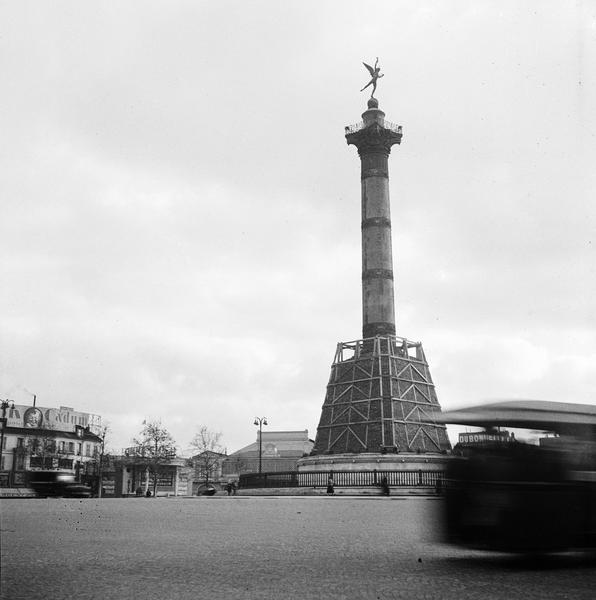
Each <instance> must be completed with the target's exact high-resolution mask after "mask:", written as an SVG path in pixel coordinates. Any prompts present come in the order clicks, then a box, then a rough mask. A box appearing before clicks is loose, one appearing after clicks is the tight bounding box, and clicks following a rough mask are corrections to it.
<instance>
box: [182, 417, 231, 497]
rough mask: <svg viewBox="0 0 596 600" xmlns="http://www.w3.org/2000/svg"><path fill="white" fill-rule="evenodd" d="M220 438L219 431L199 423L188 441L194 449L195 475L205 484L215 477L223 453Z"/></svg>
mask: <svg viewBox="0 0 596 600" xmlns="http://www.w3.org/2000/svg"><path fill="white" fill-rule="evenodd" d="M221 438H222V434H221V432H215V431H211V430H210V429H209V428H208V427H207V426H205V425H201V426H200V427H199V431H198V432H197V433H196V434H195V436H194V437H193V439H192V441H191V442H190V445H191V446H192V448H193V449H194V450H195V451H196V455H195V456H194V457H193V463H194V467H195V473H196V476H197V478H198V480H199V481H203V482H204V483H205V485H207V484H208V483H209V481H213V480H214V479H215V477H216V475H217V473H218V471H219V469H220V465H221V460H222V458H223V456H224V455H225V454H224V453H225V450H224V448H223V446H222V445H221V444H220V440H221Z"/></svg>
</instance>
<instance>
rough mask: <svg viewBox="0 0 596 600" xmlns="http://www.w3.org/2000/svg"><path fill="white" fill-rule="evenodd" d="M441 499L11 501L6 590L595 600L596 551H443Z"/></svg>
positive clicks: (147, 596) (5, 507)
mask: <svg viewBox="0 0 596 600" xmlns="http://www.w3.org/2000/svg"><path fill="white" fill-rule="evenodd" d="M440 502H441V501H440V500H439V499H436V498H433V499H425V498H348V497H343V498H336V497H329V498H327V497H311V498H304V497H302V498H292V497H289V498H288V497H283V498H279V497H260V498H252V497H239V496H236V497H231V498H228V497H213V498H206V497H203V498H188V499H181V498H127V499H103V500H96V499H90V500H72V499H46V500H42V499H34V500H18V499H15V500H2V501H0V510H1V519H2V520H1V529H2V532H1V533H2V564H1V566H2V574H1V583H2V598H3V599H6V600H19V599H27V600H36V599H38V598H40V599H41V598H49V599H52V600H66V599H69V598H77V599H80V600H86V599H96V598H97V599H99V598H102V599H105V598H116V599H128V598H132V599H139V600H141V599H142V600H153V599H172V600H185V599H187V598H188V599H190V598H192V599H193V600H197V599H198V600H201V599H203V598H209V599H211V598H215V599H219V598H222V599H223V598H226V599H234V600H235V599H237V598H264V599H265V598H266V599H276V600H278V599H284V598H297V599H315V598H316V599H319V598H321V599H340V598H341V599H371V600H381V599H383V600H385V599H390V598H404V599H406V598H407V599H408V600H416V599H418V598H420V599H425V598H432V599H441V600H442V599H449V598H454V599H455V598H457V599H458V600H462V599H468V598H479V599H482V600H487V599H490V598H508V599H513V598H523V599H524V600H531V599H540V600H543V599H545V598H549V599H553V598H554V599H557V598H573V599H575V600H578V599H584V598H585V599H588V598H590V599H591V598H594V597H596V596H595V595H594V593H595V592H594V590H595V589H596V560H595V559H594V557H593V556H585V555H564V556H559V557H549V558H546V559H545V558H543V559H540V560H538V559H534V560H531V559H520V558H514V557H509V556H506V555H498V554H484V553H480V552H472V551H467V550H461V549H457V548H452V547H449V546H444V545H442V544H440V543H439V541H438V539H437V532H438V526H439V520H438V509H439V507H440Z"/></svg>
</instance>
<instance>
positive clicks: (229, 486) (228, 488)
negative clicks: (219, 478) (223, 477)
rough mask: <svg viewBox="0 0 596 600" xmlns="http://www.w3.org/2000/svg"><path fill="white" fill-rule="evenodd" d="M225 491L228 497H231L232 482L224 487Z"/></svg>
mask: <svg viewBox="0 0 596 600" xmlns="http://www.w3.org/2000/svg"><path fill="white" fill-rule="evenodd" d="M226 491H227V492H228V496H231V495H232V482H231V481H228V485H226Z"/></svg>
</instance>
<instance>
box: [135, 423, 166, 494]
mask: <svg viewBox="0 0 596 600" xmlns="http://www.w3.org/2000/svg"><path fill="white" fill-rule="evenodd" d="M133 443H134V444H135V449H134V457H135V458H136V459H140V460H139V462H140V463H141V464H142V465H143V466H145V467H146V469H147V470H148V471H149V475H150V476H151V479H152V481H153V497H155V493H156V492H157V480H158V478H159V475H160V474H161V473H162V472H163V470H164V469H163V467H164V464H165V463H167V462H169V461H171V460H172V459H173V458H175V457H176V448H175V445H174V444H175V442H174V438H173V437H172V436H171V434H170V432H169V431H168V430H167V429H166V428H165V427H163V426H162V424H161V421H153V422H151V423H148V422H147V421H143V429H142V430H141V431H140V433H139V437H138V438H135V439H133Z"/></svg>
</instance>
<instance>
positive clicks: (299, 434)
mask: <svg viewBox="0 0 596 600" xmlns="http://www.w3.org/2000/svg"><path fill="white" fill-rule="evenodd" d="M313 446H314V441H313V440H311V439H309V437H308V429H305V430H303V431H263V432H262V437H260V434H259V432H257V439H256V441H255V442H253V443H252V444H249V445H248V446H245V447H244V448H241V449H240V450H238V451H237V452H234V453H232V454H229V455H228V456H227V457H226V458H224V459H223V461H222V478H223V479H225V480H226V481H227V480H236V479H238V477H239V476H240V475H241V474H244V473H258V472H259V471H261V472H263V473H273V472H280V471H295V470H296V464H297V462H298V460H299V459H300V458H302V457H303V456H306V455H308V454H309V453H310V451H311V450H312V448H313Z"/></svg>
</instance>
